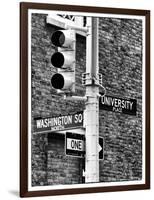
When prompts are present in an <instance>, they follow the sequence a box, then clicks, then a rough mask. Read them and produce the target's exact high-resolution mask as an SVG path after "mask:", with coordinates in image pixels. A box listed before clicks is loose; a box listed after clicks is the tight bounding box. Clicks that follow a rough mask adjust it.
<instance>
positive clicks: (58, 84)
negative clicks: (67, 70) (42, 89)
mask: <svg viewBox="0 0 154 200" xmlns="http://www.w3.org/2000/svg"><path fill="white" fill-rule="evenodd" d="M51 85H52V86H53V87H54V88H55V89H62V88H63V87H64V77H63V75H61V74H58V73H57V74H54V75H53V76H52V78H51Z"/></svg>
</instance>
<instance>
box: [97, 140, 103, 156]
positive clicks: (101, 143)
mask: <svg viewBox="0 0 154 200" xmlns="http://www.w3.org/2000/svg"><path fill="white" fill-rule="evenodd" d="M98 151H99V159H101V160H103V159H104V138H103V137H99V144H98Z"/></svg>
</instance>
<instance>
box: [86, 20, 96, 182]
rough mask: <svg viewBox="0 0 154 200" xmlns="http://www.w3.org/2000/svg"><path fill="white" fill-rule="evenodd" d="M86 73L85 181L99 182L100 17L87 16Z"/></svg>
mask: <svg viewBox="0 0 154 200" xmlns="http://www.w3.org/2000/svg"><path fill="white" fill-rule="evenodd" d="M87 27H88V30H89V31H88V33H87V38H86V73H88V74H89V75H90V80H91V81H90V82H89V80H87V81H88V82H87V83H88V84H86V97H87V101H86V109H85V116H86V119H85V120H86V134H85V137H86V156H85V182H86V183H90V182H99V150H98V144H99V102H98V94H99V86H98V85H97V84H96V83H95V80H96V77H97V74H98V70H99V69H98V18H95V17H87Z"/></svg>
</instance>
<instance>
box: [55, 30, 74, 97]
mask: <svg viewBox="0 0 154 200" xmlns="http://www.w3.org/2000/svg"><path fill="white" fill-rule="evenodd" d="M51 41H52V44H53V45H55V46H56V47H57V50H58V51H57V52H55V53H54V54H53V55H52V56H51V64H52V65H53V66H54V67H56V68H57V73H55V74H54V75H53V76H52V77H51V85H52V87H53V88H55V89H57V90H58V91H59V90H60V91H61V92H64V93H74V92H75V60H76V56H75V54H76V34H75V31H74V30H58V31H55V32H54V33H53V34H52V36H51Z"/></svg>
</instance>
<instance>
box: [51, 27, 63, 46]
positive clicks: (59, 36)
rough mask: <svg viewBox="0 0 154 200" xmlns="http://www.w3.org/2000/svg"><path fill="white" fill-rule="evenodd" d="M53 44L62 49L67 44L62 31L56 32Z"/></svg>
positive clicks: (52, 39) (52, 38) (52, 37)
mask: <svg viewBox="0 0 154 200" xmlns="http://www.w3.org/2000/svg"><path fill="white" fill-rule="evenodd" d="M51 41H52V43H53V44H54V45H55V46H57V47H62V46H63V44H64V42H65V35H64V33H63V32H62V31H55V32H54V33H53V34H52V36H51Z"/></svg>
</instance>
